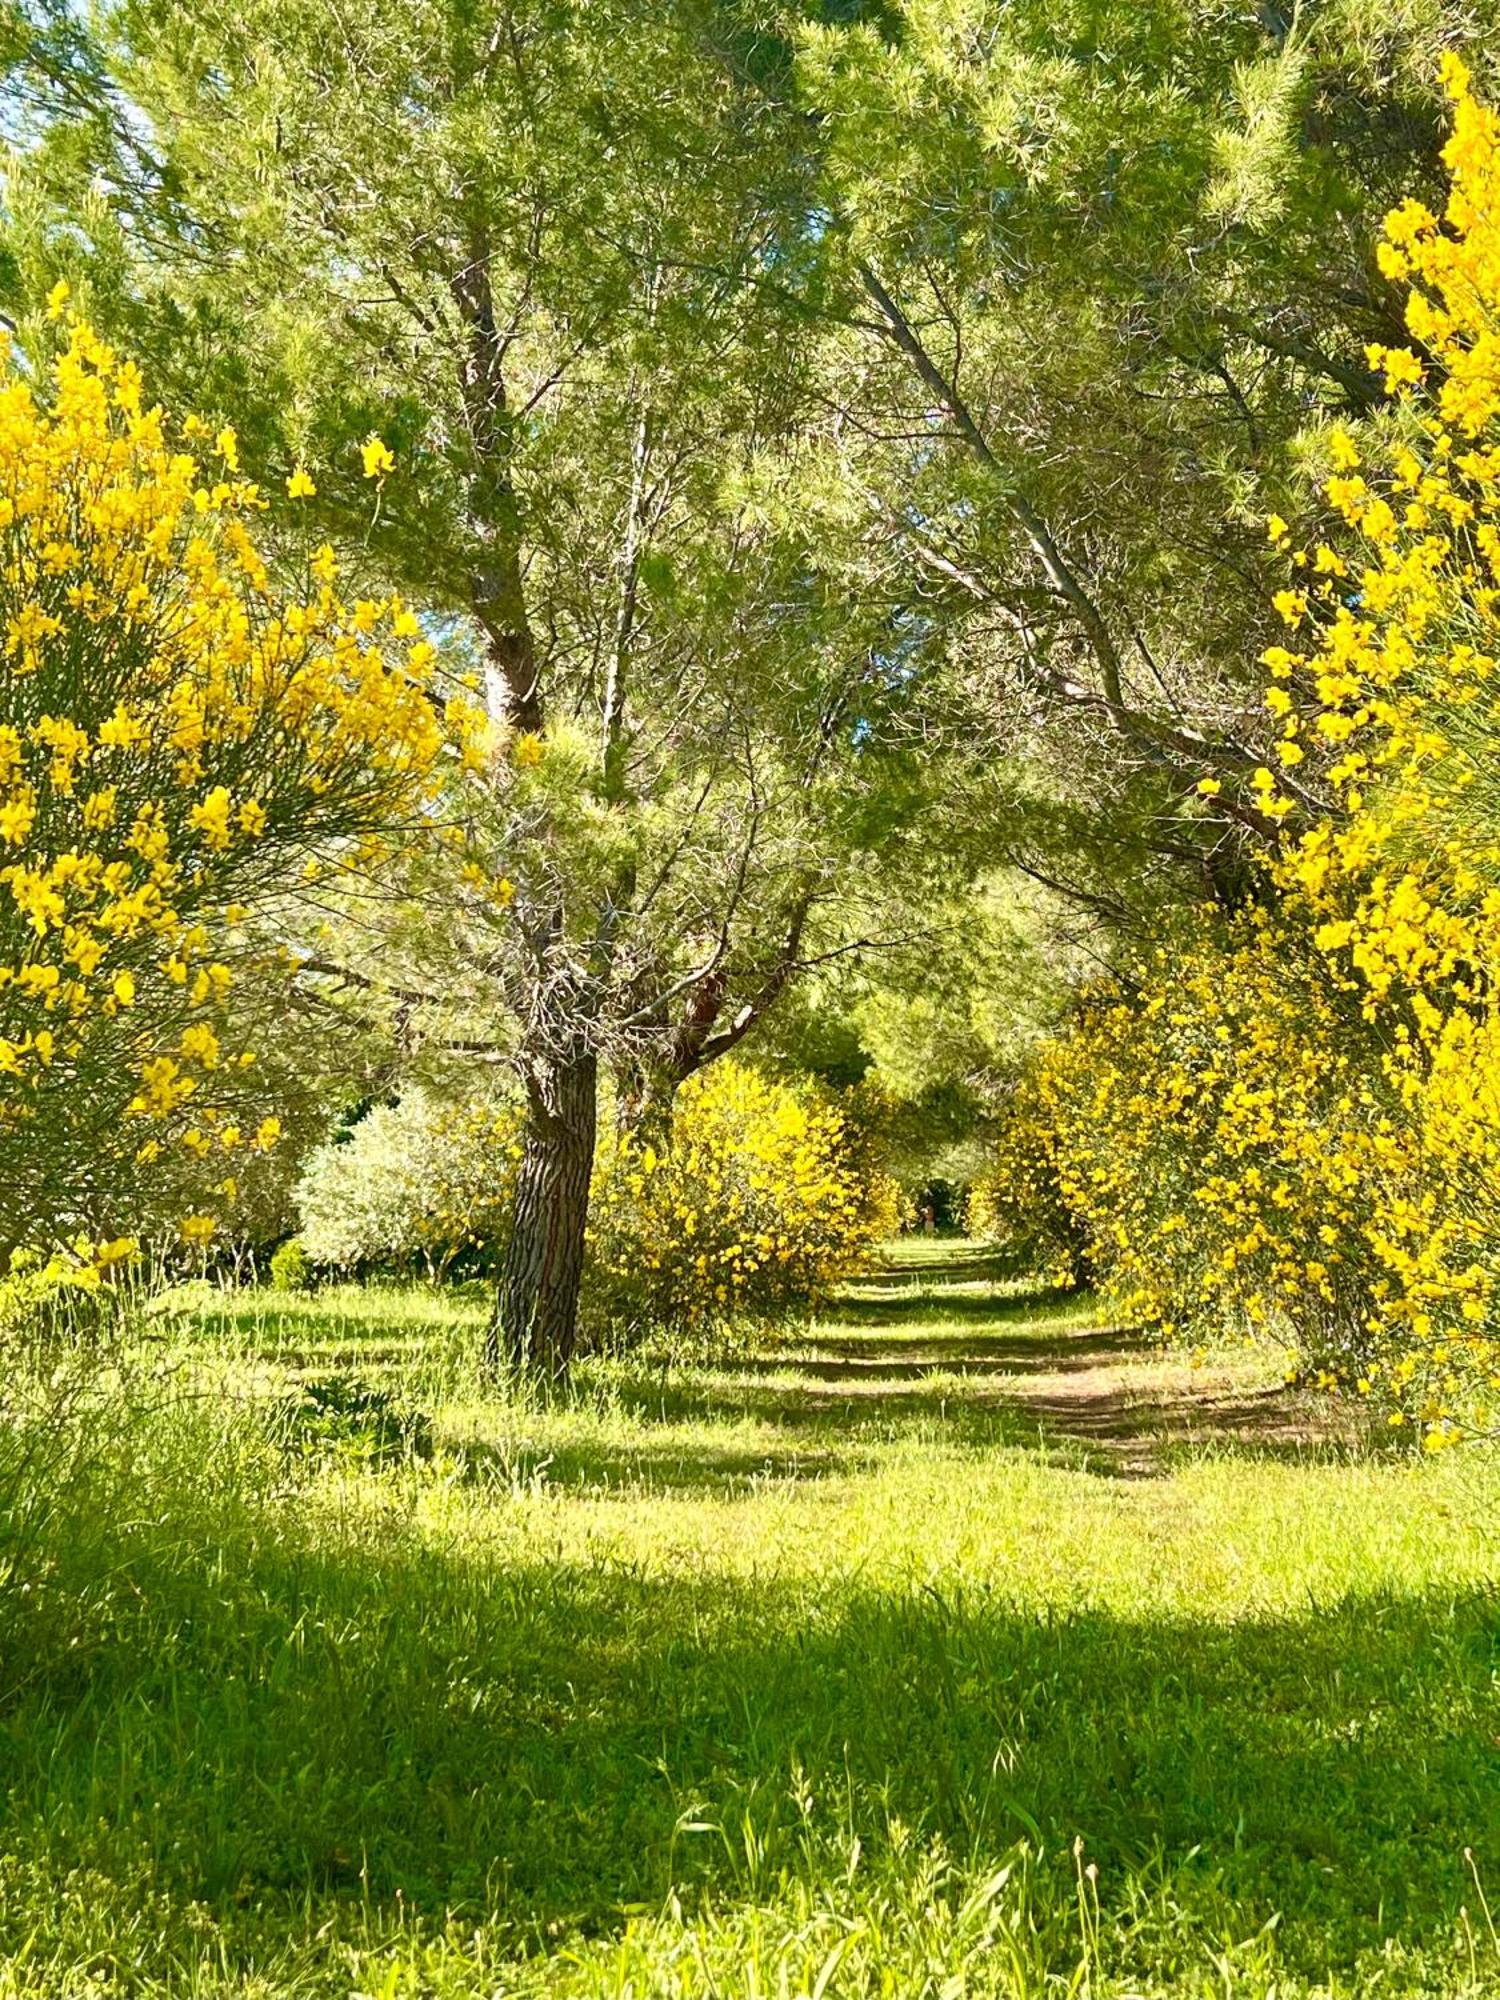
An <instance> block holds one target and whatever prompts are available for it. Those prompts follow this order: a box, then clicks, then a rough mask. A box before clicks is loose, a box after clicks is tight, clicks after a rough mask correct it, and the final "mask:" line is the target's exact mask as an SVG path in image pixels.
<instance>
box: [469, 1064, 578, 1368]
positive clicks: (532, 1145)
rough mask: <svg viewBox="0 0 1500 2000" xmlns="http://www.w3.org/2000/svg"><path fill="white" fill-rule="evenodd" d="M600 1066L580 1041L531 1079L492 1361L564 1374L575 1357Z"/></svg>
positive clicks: (488, 1352)
mask: <svg viewBox="0 0 1500 2000" xmlns="http://www.w3.org/2000/svg"><path fill="white" fill-rule="evenodd" d="M598 1070H599V1065H598V1060H597V1058H596V1056H595V1055H594V1053H593V1051H592V1050H591V1049H586V1048H582V1047H577V1048H574V1049H572V1050H570V1051H568V1052H567V1053H566V1054H564V1055H562V1056H560V1057H556V1058H554V1059H552V1060H551V1061H549V1062H548V1063H546V1064H545V1065H543V1066H542V1067H541V1068H540V1070H539V1072H538V1074H537V1075H536V1077H535V1078H534V1080H533V1084H532V1089H531V1117H530V1119H529V1121H528V1124H527V1129H526V1138H525V1141H524V1143H523V1146H522V1152H521V1165H520V1170H519V1172H518V1174H517V1177H516V1198H515V1208H514V1216H513V1223H512V1228H511V1237H510V1242H509V1244H508V1246H507V1248H506V1252H505V1263H504V1265H503V1267H502V1269H501V1274H500V1289H499V1292H498V1294H497V1296H496V1299H495V1310H494V1313H493V1314H492V1316H491V1319H490V1326H489V1334H488V1337H487V1340H486V1343H485V1357H486V1359H487V1361H488V1362H489V1365H490V1367H491V1368H492V1369H496V1370H498V1369H499V1367H500V1365H501V1363H502V1360H504V1361H508V1362H509V1363H510V1364H511V1366H512V1367H514V1368H516V1369H518V1370H525V1371H526V1372H528V1373H534V1374H539V1375H547V1376H551V1377H554V1378H557V1377H561V1376H563V1375H566V1374H567V1372H568V1364H569V1362H570V1361H571V1360H572V1358H573V1349H574V1347H575V1346H576V1345H577V1341H578V1294H579V1289H580V1287H581V1285H582V1281H583V1232H584V1225H585V1223H586V1222H587V1220H588V1212H589V1177H590V1175H591V1174H592V1172H593V1168H594V1135H595V1126H596V1122H597V1116H598Z"/></svg>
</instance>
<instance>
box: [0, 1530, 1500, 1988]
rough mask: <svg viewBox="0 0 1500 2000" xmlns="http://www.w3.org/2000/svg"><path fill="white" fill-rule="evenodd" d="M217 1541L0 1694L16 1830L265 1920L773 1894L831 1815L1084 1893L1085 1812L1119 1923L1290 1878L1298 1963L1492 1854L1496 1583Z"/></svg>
mask: <svg viewBox="0 0 1500 2000" xmlns="http://www.w3.org/2000/svg"><path fill="white" fill-rule="evenodd" d="M225 1554H226V1552H225V1551H224V1550H223V1549H222V1548H221V1547H219V1548H214V1549H207V1548H205V1549H204V1550H203V1551H202V1556H201V1562H200V1563H198V1564H197V1565H193V1566H189V1567H187V1568H183V1567H181V1565H180V1560H179V1566H178V1567H177V1568H175V1569H174V1570H172V1571H171V1572H170V1573H167V1572H163V1573H161V1574H156V1573H154V1572H153V1570H152V1567H151V1564H150V1563H149V1562H145V1561H138V1562H137V1564H136V1565H135V1569H134V1572H133V1574H132V1577H131V1591H132V1594H131V1595H130V1596H129V1598H128V1601H127V1603H126V1607H125V1609H124V1611H123V1612H122V1614H121V1617H120V1618H119V1620H118V1621H117V1623H116V1626H115V1629H114V1631H113V1633H112V1643H111V1644H110V1646H109V1647H108V1649H104V1650H100V1651H98V1652H96V1653H94V1654H93V1655H92V1656H90V1657H89V1658H88V1659H87V1660H86V1661H82V1662H80V1663H78V1664H76V1665H75V1666H74V1668H73V1669H72V1676H73V1678H72V1680H71V1681H70V1682H69V1683H67V1684H64V1683H61V1682H59V1683H56V1684H54V1685H51V1686H49V1687H46V1688H43V1689H41V1690H40V1691H38V1690H33V1693H32V1696H31V1697H29V1698H28V1699H27V1700H26V1701H25V1702H24V1703H21V1704H18V1705H17V1706H15V1707H14V1708H13V1709H12V1711H11V1712H10V1713H9V1714H8V1715H5V1716H3V1717H0V1781H3V1783H4V1786H5V1788H6V1791H7V1794H8V1799H9V1806H8V1815H7V1830H6V1840H7V1852H9V1853H11V1854H19V1855H22V1856H26V1855H28V1854H30V1853H31V1852H32V1850H33V1848H34V1849H35V1851H36V1852H37V1853H38V1854H46V1853H54V1854H55V1853H57V1852H60V1851H66V1852H68V1854H69V1856H70V1865H75V1864H76V1865H77V1866H81V1867H85V1868H94V1869H98V1870H102V1871H104V1872H105V1873H106V1874H107V1872H108V1870H109V1869H110V1867H111V1866H117V1865H123V1863H122V1860H121V1857H122V1856H123V1855H127V1854H128V1855H130V1856H132V1857H135V1859H134V1860H133V1861H132V1863H131V1865H144V1866H145V1867H146V1868H147V1869H148V1870H149V1874H150V1879H151V1880H152V1882H153V1884H154V1885H155V1893H156V1895H157V1896H158V1898H161V1897H165V1898H166V1899H167V1900H168V1901H169V1902H171V1903H173V1904H181V1905H183V1906H184V1907H186V1906H187V1905H189V1904H190V1903H192V1902H195V1901H196V1902H199V1903H201V1904H202V1905H203V1906H204V1907H205V1908H206V1909H207V1910H208V1911H210V1912H211V1913H213V1914H214V1916H215V1917H216V1918H217V1919H218V1920H220V1921H222V1922H225V1923H226V1924H230V1925H231V1926H232V1922H233V1919H234V1917H235V1914H236V1912H237V1911H241V1910H244V1909H246V1908H249V1909H251V1910H254V1911H256V1912H258V1913H259V1918H260V1920H261V1929H260V1933H259V1935H260V1936H261V1937H262V1938H263V1937H264V1936H265V1935H266V1934H267V1933H266V1929H265V1918H266V1914H267V1913H268V1912H270V1913H273V1914H274V1913H275V1912H276V1911H281V1912H282V1913H283V1914H284V1917H285V1921H286V1923H287V1925H288V1926H289V1927H291V1928H296V1927H298V1926H304V1925H305V1926H306V1929H307V1930H308V1931H309V1932H310V1931H312V1930H313V1929H314V1927H315V1926H316V1925H318V1924H319V1923H321V1922H323V1921H325V1920H326V1919H327V1918H328V1917H330V1916H331V1915H333V1914H334V1913H335V1912H336V1911H337V1909H338V1908H339V1907H340V1906H350V1905H352V1904H353V1903H355V1902H357V1901H359V1900H361V1899H363V1900H365V1901H366V1902H368V1903H373V1904H374V1905H376V1906H377V1907H384V1906H389V1907H391V1908H394V1907H395V1905H396V1903H397V1900H398V1899H399V1901H400V1904H401V1906H402V1907H403V1908H404V1909H405V1910H408V1911H410V1910H417V1911H419V1912H425V1913H426V1914H427V1915H428V1916H429V1917H430V1918H431V1920H432V1921H433V1922H434V1923H435V1924H441V1923H442V1922H444V1921H446V1920H447V1918H448V1917H449V1916H450V1915H453V1914H456V1915H457V1916H458V1917H460V1918H462V1919H463V1920H464V1921H466V1922H467V1921H471V1920H475V1919H482V1918H486V1917H497V1918H499V1919H501V1920H502V1921H503V1922H505V1923H506V1924H507V1925H514V1926H516V1927H517V1930H518V1933H519V1935H520V1936H521V1937H522V1938H523V1939H527V1938H529V1939H532V1940H535V1941H538V1942H540V1941H542V1940H543V1939H545V1937H546V1936H548V1935H549V1934H554V1933H555V1928H556V1927H558V1926H562V1927H563V1928H565V1929H566V1928H568V1927H573V1926H577V1927H580V1928H582V1929H583V1930H584V1931H586V1932H601V1931H609V1930H610V1929H612V1928H613V1927H614V1926H615V1925H617V1924H618V1923H619V1922H620V1921H621V1912H622V1910H623V1909H624V1908H625V1907H626V1906H628V1905H647V1906H650V1907H658V1906H659V1905H660V1903H661V1901H662V1899H663V1897H664V1896H665V1894H666V1892H667V1891H668V1889H669V1888H674V1887H675V1888H676V1889H677V1890H678V1892H679V1893H680V1894H682V1895H683V1897H684V1898H685V1899H689V1898H690V1897H691V1895H692V1893H693V1892H694V1890H695V1888H697V1887H699V1886H701V1887H703V1888H706V1889H708V1890H711V1891H713V1892H714V1893H715V1894H716V1895H718V1896H719V1897H721V1898H728V1899H734V1898H737V1897H752V1896H757V1895H763V1894H765V1893H767V1892H768V1889H769V1887H770V1885H774V1883H775V1882H776V1880H777V1879H778V1876H779V1875H780V1874H781V1872H782V1871H786V1872H787V1873H788V1874H789V1875H790V1876H791V1877H792V1878H796V1877H797V1876H798V1874H799V1873H805V1872H806V1871H807V1870H808V1869H809V1867H811V1866H814V1865H815V1858H816V1853H817V1852H818V1851H820V1850H819V1843H820V1842H824V1841H826V1843H827V1851H828V1853H829V1854H830V1855H832V1854H833V1853H835V1852H842V1851H847V1849H848V1844H849V1842H850V1840H851V1839H852V1838H853V1837H854V1836H857V1837H858V1839H859V1841H860V1843H861V1845H862V1847H863V1849H864V1852H865V1854H866V1855H867V1856H868V1857H870V1858H871V1859H872V1860H874V1859H875V1858H877V1857H879V1856H881V1855H886V1856H889V1855H890V1854H891V1852H892V1841H893V1839H897V1838H899V1835H897V1834H896V1833H895V1831H894V1829H895V1827H896V1823H897V1822H900V1823H901V1824H903V1825H904V1826H905V1827H906V1828H908V1829H910V1830H912V1831H913V1832H914V1833H915V1834H916V1835H918V1836H919V1837H921V1838H929V1837H932V1836H941V1838H942V1839H943V1841H944V1842H945V1843H946V1845H947V1847H948V1850H949V1851H950V1852H952V1853H954V1854H957V1855H961V1856H966V1857H970V1858H971V1859H972V1861H973V1863H974V1865H976V1866H982V1865H983V1863H984V1861H985V1859H986V1858H987V1857H992V1856H998V1855H1000V1854H1003V1853H1004V1852H1005V1851H1006V1850H1007V1849H1008V1848H1009V1847H1010V1846H1011V1845H1012V1844H1013V1843H1014V1842H1015V1841H1016V1840H1017V1839H1018V1838H1022V1837H1025V1838H1027V1839H1029V1840H1030V1841H1031V1842H1032V1843H1033V1845H1039V1846H1040V1847H1041V1848H1042V1849H1043V1850H1044V1852H1045V1853H1046V1854H1047V1855H1048V1856H1049V1857H1051V1860H1050V1862H1049V1864H1048V1865H1050V1866H1051V1867H1052V1868H1053V1870H1054V1871H1055V1873H1056V1877H1057V1893H1058V1894H1060V1895H1063V1894H1070V1893H1071V1874H1070V1870H1071V1867H1072V1862H1071V1859H1070V1858H1069V1856H1070V1849H1071V1845H1072V1842H1073V1841H1074V1839H1075V1837H1081V1838H1082V1839H1083V1841H1084V1842H1085V1843H1086V1847H1087V1852H1088V1855H1089V1857H1090V1859H1091V1860H1092V1861H1094V1862H1095V1863H1097V1865H1098V1867H1099V1870H1100V1875H1099V1890H1100V1896H1101V1899H1102V1903H1103V1909H1104V1918H1105V1922H1106V1924H1107V1923H1109V1922H1110V1921H1111V1919H1112V1916H1113V1915H1115V1914H1116V1913H1118V1912H1121V1911H1123V1909H1124V1907H1125V1905H1126V1903H1127V1902H1128V1900H1129V1898H1130V1896H1131V1894H1132V1893H1133V1890H1135V1889H1138V1888H1139V1887H1140V1885H1141V1884H1143V1883H1147V1882H1152V1883H1155V1884H1156V1885H1158V1886H1159V1887H1161V1888H1162V1889H1163V1892H1164V1893H1166V1894H1169V1895H1170V1897H1171V1898H1173V1899H1175V1901H1176V1903H1177V1904H1178V1906H1179V1907H1181V1908H1182V1909H1184V1910H1186V1911H1187V1912H1188V1913H1189V1914H1190V1915H1191V1913H1192V1912H1193V1911H1194V1910H1195V1909H1199V1908H1200V1906H1201V1909H1202V1912H1203V1918H1202V1920H1203V1922H1204V1924H1205V1926H1208V1925H1209V1924H1210V1917H1211V1912H1213V1911H1217V1912H1218V1913H1219V1915H1220V1916H1221V1917H1222V1915H1223V1913H1224V1912H1225V1911H1226V1910H1232V1913H1233V1919H1234V1922H1235V1923H1236V1925H1237V1926H1239V1927H1240V1929H1239V1934H1240V1935H1248V1934H1249V1933H1250V1932H1251V1931H1252V1930H1253V1929H1254V1928H1255V1927H1256V1926H1257V1925H1259V1924H1261V1923H1264V1922H1266V1921H1268V1920H1269V1919H1270V1918H1271V1917H1272V1915H1273V1914H1275V1913H1276V1912H1280V1913H1282V1931H1281V1938H1282V1949H1283V1950H1284V1951H1286V1952H1287V1953H1288V1955H1289V1957H1290V1959H1291V1961H1292V1962H1293V1963H1297V1962H1302V1963H1304V1964H1305V1965H1306V1967H1307V1968H1308V1969H1309V1970H1310V1971H1311V1972H1312V1973H1315V1974H1320V1975H1326V1974H1327V1972H1328V1971H1329V1970H1330V1969H1334V1970H1337V1969H1339V1968H1343V1969H1344V1970H1345V1971H1347V1969H1348V1968H1349V1967H1350V1966H1352V1964H1353V1962H1354V1959H1355V1956H1356V1954H1357V1953H1358V1952H1360V1951H1361V1950H1368V1949H1372V1948H1375V1947H1376V1946H1377V1945H1378V1944H1379V1942H1380V1940H1381V1939H1382V1938H1383V1937H1390V1936H1400V1937H1402V1938H1403V1939H1405V1940H1406V1941H1407V1942H1408V1943H1415V1942H1421V1941H1424V1940H1434V1939H1437V1940H1446V1939H1447V1938H1448V1937H1449V1936H1450V1935H1451V1930H1452V1925H1453V1923H1454V1920H1455V1916H1456V1911H1457V1909H1458V1906H1459V1904H1460V1903H1461V1902H1462V1901H1463V1900H1464V1898H1465V1896H1466V1895H1468V1894H1470V1889H1471V1885H1470V1877H1469V1874H1468V1869H1467V1865H1466V1863H1465V1861H1464V1858H1463V1850H1464V1848H1465V1846H1470V1847H1472V1848H1473V1849H1474V1852H1475V1855H1476V1857H1477V1860H1478V1865H1479V1866H1480V1869H1481V1872H1483V1871H1485V1870H1488V1873H1489V1879H1490V1880H1491V1881H1493V1880H1495V1879H1496V1877H1497V1872H1500V1756H1497V1750H1496V1735H1495V1726H1496V1715H1495V1708H1494V1692H1493V1676H1494V1672H1495V1668H1496V1663H1497V1610H1496V1600H1495V1598H1494V1597H1493V1596H1492V1595H1487V1594H1482V1593H1472V1594H1468V1595H1462V1596H1452V1597H1450V1596H1438V1597H1433V1598H1430V1599H1417V1598H1397V1597H1378V1598H1369V1599H1360V1600H1344V1601H1341V1602H1337V1603H1331V1604H1326V1605H1322V1606H1309V1608H1308V1610H1307V1612H1306V1614H1305V1616H1302V1617H1298V1618H1282V1619H1274V1620H1245V1621H1242V1622H1239V1623H1237V1624H1232V1625H1220V1624H1212V1623H1206V1622H1200V1621H1194V1620H1188V1619H1169V1618H1141V1619H1138V1620H1137V1619H1130V1618H1124V1617H1119V1616H1113V1615H1106V1614H1105V1613H1103V1612H1088V1613H1082V1614H1079V1615H1071V1616H1070V1615H1058V1614H1056V1613H1053V1614H1050V1615H1047V1616H1040V1617H1039V1616H1033V1615H1028V1614H1026V1613H1024V1612H1022V1611H1019V1610H1017V1609H1016V1608H1015V1607H1014V1606H1012V1605H1010V1604H1009V1603H1007V1602H1006V1601H1004V1600H1003V1599H1002V1598H1001V1597H999V1596H998V1595H995V1594H991V1593H990V1592H988V1591H985V1590H972V1591H962V1590H958V1589H956V1588H955V1589H952V1590H950V1591H947V1592H945V1591H944V1590H941V1589H935V1588H933V1587H930V1586H929V1587H924V1588H923V1589H921V1590H912V1591H905V1592H890V1593H881V1592H877V1591H874V1590H870V1589H864V1588H860V1587H857V1586H851V1585H850V1584H848V1583H847V1581H846V1582H844V1583H838V1582H837V1581H836V1580H833V1579H824V1580H823V1581H821V1582H819V1583H817V1584H813V1583H810V1582H803V1583H801V1584H800V1585H799V1584H792V1583H787V1582H777V1581H774V1580H754V1581H747V1580H742V1579H733V1578H727V1577H724V1576H722V1575H717V1576H714V1577H712V1578H710V1579H705V1578H703V1577H701V1576H683V1577H682V1578H680V1579H677V1580H672V1579H664V1578H663V1577H662V1576H661V1575H660V1573H659V1572H658V1573H652V1574H648V1573H644V1572H642V1571H640V1570H638V1569H636V1568H634V1567H633V1566H631V1565H629V1564H620V1563H611V1562H609V1561H607V1560H606V1561H601V1562H598V1563H595V1564H591V1565H583V1564H578V1563H572V1562H563V1561H561V1560H559V1561H555V1562H545V1561H536V1562H531V1563H521V1564H507V1563H502V1562H497V1561H493V1560H491V1561H484V1560H479V1559H476V1560H472V1561H460V1560H457V1559H455V1558H452V1557H445V1556H443V1555H440V1554H437V1553H435V1552H433V1551H432V1550H430V1549H422V1548H417V1547H414V1546H411V1545H407V1546H405V1547H402V1546H400V1545H398V1546H397V1548H396V1549H395V1550H393V1551H389V1552H387V1553H385V1554H383V1555H382V1554H380V1553H378V1552H377V1551H376V1550H375V1549H373V1548H369V1547H361V1548H360V1549H359V1551H358V1552H351V1553H350V1554H348V1555H347V1556H345V1557H343V1558H341V1559H338V1560H335V1559H332V1558H330V1557H329V1556H327V1555H326V1554H320V1553H318V1552H317V1550H316V1549H314V1548H312V1547H310V1546H305V1547H298V1546H295V1545H293V1544H292V1543H290V1542H288V1541H287V1540H286V1539H285V1537H282V1538H281V1539H280V1540H278V1539H276V1538H267V1539H258V1538H254V1537H252V1538H251V1539H250V1540H248V1541H247V1543H246V1545H245V1546H244V1547H243V1548H240V1549H236V1550H231V1551H229V1552H228V1555H229V1557H230V1560H229V1561H228V1563H227V1565H226V1562H225V1560H224V1558H225ZM799 1798H800V1799H804V1800H810V1801H811V1803H810V1804H799V1803H798V1800H799ZM715 1827H722V1828H723V1829H724V1830H725V1836H726V1837H725V1838H723V1839H719V1838H716V1837H715V1836H714V1835H713V1833H712V1832H705V1831H703V1829H711V1828H715ZM685 1829H687V1830H685ZM751 1831H753V1834H754V1840H753V1841H747V1832H751ZM752 1849H753V1852H754V1854H755V1855H756V1857H757V1859H756V1860H755V1862H754V1867H753V1871H752V1873H753V1874H754V1879H750V1877H749V1876H747V1873H746V1871H747V1867H749V1866H750V1864H749V1863H748V1862H747V1860H746V1858H745V1857H746V1856H747V1854H748V1853H750V1852H751V1850H752ZM810 1856H813V1857H814V1858H813V1859H809V1857H810ZM14 1921H17V1922H19V1921H23V1918H22V1916H21V1915H20V1914H19V1913H18V1914H17V1916H16V1918H15V1919H14ZM9 1928H10V1924H9V1921H8V1920H7V1919H6V1917H5V1916H4V1914H3V1913H0V1942H5V1943H9V1944H11V1945H15V1944H17V1943H18V1942H19V1940H18V1939H17V1938H9V1937H7V1932H8V1930H9ZM245 1949H246V1950H247V1951H249V1952H251V1953H252V1955H253V1951H254V1949H255V1947H254V1945H253V1943H252V1944H249V1945H247V1946H246V1947H245Z"/></svg>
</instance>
